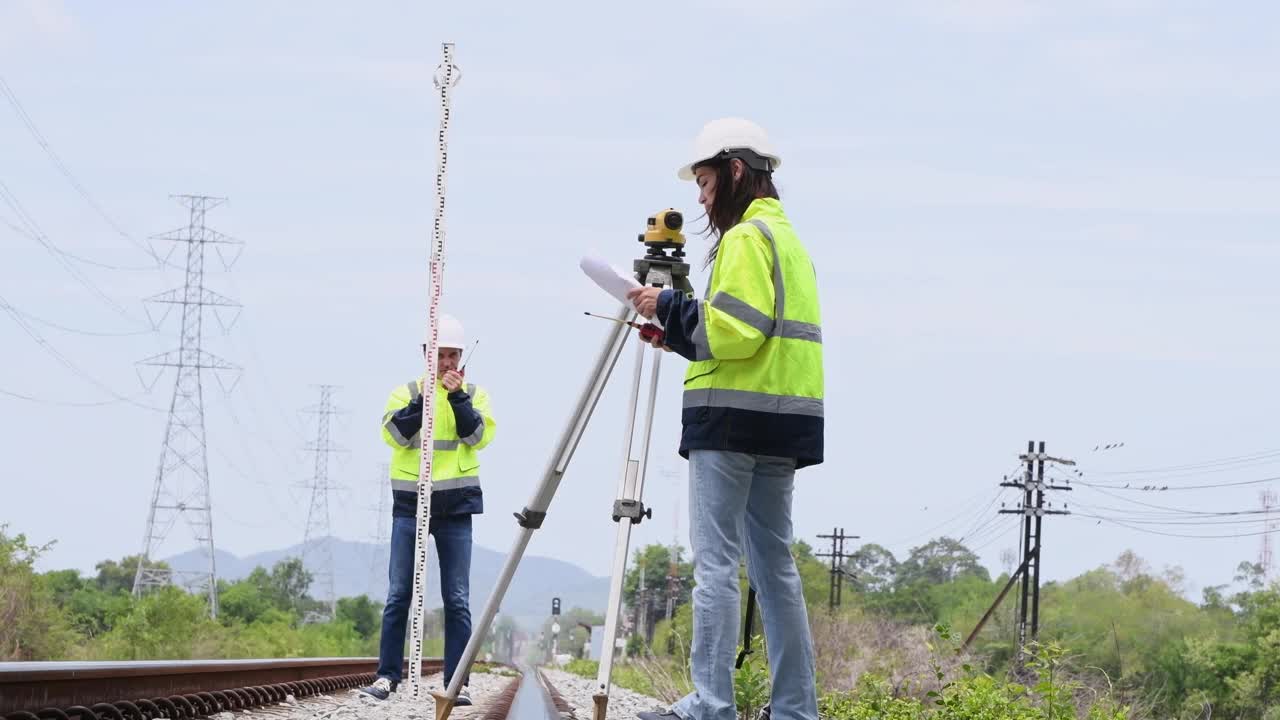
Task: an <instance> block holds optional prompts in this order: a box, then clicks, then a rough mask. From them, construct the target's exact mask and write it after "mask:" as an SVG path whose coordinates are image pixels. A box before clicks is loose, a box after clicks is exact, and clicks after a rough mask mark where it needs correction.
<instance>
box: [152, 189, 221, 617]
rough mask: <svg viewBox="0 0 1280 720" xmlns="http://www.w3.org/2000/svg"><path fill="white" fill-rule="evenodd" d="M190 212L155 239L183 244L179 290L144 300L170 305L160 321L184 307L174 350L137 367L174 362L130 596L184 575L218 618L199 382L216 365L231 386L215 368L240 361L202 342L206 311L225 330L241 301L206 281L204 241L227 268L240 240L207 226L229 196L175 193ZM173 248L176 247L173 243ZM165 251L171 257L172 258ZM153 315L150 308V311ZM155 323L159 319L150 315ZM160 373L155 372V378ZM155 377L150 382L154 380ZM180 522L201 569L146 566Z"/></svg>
mask: <svg viewBox="0 0 1280 720" xmlns="http://www.w3.org/2000/svg"><path fill="white" fill-rule="evenodd" d="M173 197H174V198H175V199H177V200H178V201H179V202H181V203H182V204H183V205H184V206H185V207H186V208H187V209H188V211H189V216H188V221H187V226H186V227H185V228H180V229H177V230H173V231H171V232H169V233H166V234H164V235H160V236H157V237H158V238H160V239H165V240H170V241H172V242H175V243H182V244H184V245H185V246H186V256H187V257H186V279H185V281H184V283H183V286H182V287H181V288H177V289H173V290H169V291H167V292H164V293H161V294H159V295H156V296H154V297H152V298H149V299H148V300H147V302H150V303H158V304H162V305H167V306H169V307H168V308H166V310H165V312H164V314H163V315H162V316H161V318H160V322H163V321H164V319H165V317H167V316H168V314H169V311H170V310H172V307H173V306H175V305H177V306H180V307H181V308H182V334H181V336H180V339H179V341H178V349H177V350H171V351H169V352H166V353H162V354H160V355H155V356H152V357H149V358H147V359H145V360H142V361H140V362H139V364H140V365H146V366H150V367H158V368H177V373H176V375H177V377H176V379H175V380H174V383H173V396H172V399H171V400H170V401H169V417H168V420H166V422H165V428H164V441H163V442H162V443H161V446H160V461H159V467H158V468H157V470H156V475H155V484H154V486H153V489H152V491H151V505H150V508H149V510H148V512H147V527H146V532H145V533H144V535H143V538H142V555H141V556H140V557H139V558H138V568H137V570H136V571H135V573H134V577H133V595H134V597H140V596H141V595H142V594H143V593H145V592H146V591H147V590H150V589H152V588H156V587H160V586H163V585H168V584H171V583H172V582H173V581H174V578H175V576H177V577H184V578H185V580H184V583H183V584H184V585H186V586H187V587H188V588H189V589H191V590H193V591H203V592H205V593H207V594H208V597H209V615H210V617H213V618H217V616H218V571H217V563H216V561H215V558H214V544H213V501H212V498H211V493H210V490H209V453H208V444H207V442H206V438H205V424H204V386H203V382H202V380H203V377H202V371H204V370H213V371H214V376H215V377H217V379H218V382H219V384H220V385H222V387H223V390H224V392H230V391H231V387H234V385H235V381H234V380H233V381H232V382H231V385H230V386H228V385H227V384H226V383H224V382H223V379H222V376H221V375H219V374H218V373H219V372H227V373H236V374H237V380H238V372H239V370H240V368H239V367H237V366H235V365H233V364H231V363H229V362H227V361H226V360H223V359H222V358H219V357H217V356H216V355H214V354H212V353H210V352H207V351H206V350H205V349H204V348H203V347H202V343H203V340H204V309H205V308H206V307H213V308H215V313H214V314H215V316H217V319H218V321H219V323H220V324H221V325H222V327H223V330H224V332H225V331H227V330H229V329H230V325H231V324H234V322H235V319H236V317H238V309H239V308H240V304H239V303H237V302H235V301H234V300H231V299H230V298H227V297H224V296H222V295H219V294H218V293H216V292H214V291H212V290H209V289H208V288H206V287H205V286H204V260H205V249H206V247H208V246H210V245H213V246H215V247H216V248H218V252H219V257H221V258H222V261H223V266H224V267H225V268H226V269H228V270H229V269H230V267H231V265H233V264H234V263H235V260H236V259H237V258H238V257H239V253H238V252H237V254H236V256H235V257H234V258H232V260H231V261H230V262H227V259H226V256H225V255H222V253H221V247H222V246H231V245H234V246H237V247H240V246H242V245H243V243H241V242H240V241H238V240H234V239H232V238H229V237H227V236H225V235H223V234H222V233H219V232H217V231H216V230H213V229H211V228H208V227H206V226H205V224H204V222H205V213H207V212H208V211H209V210H211V209H213V208H215V207H217V206H218V205H221V204H222V203H224V202H226V198H213V197H207V196H204V195H177V196H173ZM175 247H176V246H175ZM172 254H173V253H172V251H170V254H169V256H167V257H166V259H165V260H166V262H167V261H168V257H171V256H172ZM217 308H236V309H237V316H234V317H233V318H232V320H231V322H230V323H226V322H223V321H222V317H221V316H219V315H217V312H216V309H217ZM148 316H150V310H148ZM152 321H153V324H155V325H159V322H156V321H155V319H154V318H152ZM158 379H159V375H158V374H157V375H156V378H155V380H158ZM155 380H153V381H152V383H151V386H154V385H155ZM179 520H181V521H182V522H181V524H182V525H185V526H186V527H188V528H190V529H191V534H192V536H193V538H194V540H195V541H196V545H197V548H198V550H199V552H200V554H201V555H203V556H204V557H203V558H202V564H203V565H204V567H203V568H202V569H200V570H158V569H153V568H151V567H149V565H150V564H151V562H153V561H155V560H157V559H158V556H160V555H161V553H162V552H164V550H163V548H164V544H165V540H166V538H167V537H168V534H169V530H170V529H171V528H172V527H173V526H174V525H175V524H179V523H178V521H179Z"/></svg>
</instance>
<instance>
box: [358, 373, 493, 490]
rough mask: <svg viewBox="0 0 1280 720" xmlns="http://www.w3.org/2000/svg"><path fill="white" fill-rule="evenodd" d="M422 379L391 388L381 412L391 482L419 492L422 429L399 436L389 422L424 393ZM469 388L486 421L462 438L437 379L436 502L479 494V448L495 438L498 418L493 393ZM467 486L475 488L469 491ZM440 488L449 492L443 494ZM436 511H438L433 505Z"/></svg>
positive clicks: (433, 471) (433, 482)
mask: <svg viewBox="0 0 1280 720" xmlns="http://www.w3.org/2000/svg"><path fill="white" fill-rule="evenodd" d="M420 383H421V381H420V380H415V381H413V382H409V383H405V384H404V385H401V386H399V387H397V388H396V389H395V390H394V391H392V393H391V397H390V398H389V399H388V400H387V406H386V411H385V412H384V413H383V416H382V439H383V441H384V442H386V443H387V445H390V446H391V487H392V489H393V490H400V491H403V492H410V493H415V494H416V493H417V492H418V471H419V469H420V466H421V458H422V451H421V432H418V433H414V435H413V437H410V438H406V437H403V436H401V434H400V432H399V430H398V429H397V428H396V426H395V424H394V423H392V422H391V416H392V415H393V414H395V412H396V411H398V410H401V409H403V408H404V407H405V406H407V405H408V404H409V403H410V402H411V401H413V400H414V399H415V398H416V397H418V395H420V394H421V390H420ZM466 391H467V394H468V395H470V396H471V406H472V407H473V408H475V410H476V412H478V413H480V416H481V418H483V421H484V422H483V423H482V424H481V426H480V428H479V429H478V430H477V431H476V433H474V434H473V437H468V438H459V437H458V430H457V425H456V423H455V421H454V417H453V407H452V406H451V405H450V404H449V393H448V391H447V390H445V389H444V387H443V386H441V385H440V384H439V383H437V384H436V398H435V428H434V432H435V441H434V451H433V453H432V459H431V462H432V466H431V490H432V493H431V496H432V504H433V506H434V505H435V503H436V501H437V499H441V500H443V499H448V500H449V501H450V502H447V503H445V504H446V505H456V504H458V503H457V500H460V499H462V498H461V497H460V496H478V494H479V492H480V490H479V488H480V456H479V451H480V450H482V449H484V448H485V446H487V445H488V444H489V443H490V442H492V441H493V433H494V428H495V425H496V423H495V422H494V419H493V416H492V415H491V414H490V410H489V394H488V393H487V392H485V390H484V388H481V387H477V386H476V385H471V384H468V385H467V386H466ZM468 488H474V490H470V491H468V490H467V489H468ZM455 491H458V492H455ZM440 493H447V495H446V496H445V497H444V498H441V496H440ZM432 514H433V515H435V514H437V513H436V512H435V508H434V507H433V509H432Z"/></svg>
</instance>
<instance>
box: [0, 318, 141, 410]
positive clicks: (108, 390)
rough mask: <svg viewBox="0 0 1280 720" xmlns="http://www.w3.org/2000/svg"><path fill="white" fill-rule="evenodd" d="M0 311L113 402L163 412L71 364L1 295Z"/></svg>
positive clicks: (33, 399)
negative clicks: (118, 390) (120, 391)
mask: <svg viewBox="0 0 1280 720" xmlns="http://www.w3.org/2000/svg"><path fill="white" fill-rule="evenodd" d="M0 310H4V311H5V312H7V313H8V314H9V316H10V317H12V318H13V320H14V322H16V323H17V324H18V327H20V328H22V331H23V332H25V333H26V334H27V336H28V337H30V338H31V339H32V340H33V341H35V343H36V344H37V345H39V346H40V348H41V349H43V350H44V351H45V352H46V353H47V354H48V355H49V356H50V357H52V358H53V359H54V360H57V361H58V364H60V365H62V366H63V367H65V368H67V369H68V370H70V371H71V372H72V373H73V374H75V375H76V376H77V377H79V378H81V379H82V380H84V381H85V382H88V383H89V384H90V385H93V386H94V387H96V388H98V389H99V390H101V391H102V392H104V393H106V394H107V395H109V396H111V397H112V398H113V402H123V403H128V404H130V405H133V406H134V407H139V408H142V409H144V410H151V411H154V412H164V409H163V408H158V407H155V406H153V405H147V404H146V403H141V402H138V401H137V400H136V398H138V397H141V396H142V395H144V394H145V393H138V394H137V395H134V396H133V397H128V396H125V395H121V394H120V393H118V392H116V391H115V390H112V389H111V388H110V387H108V386H107V385H106V384H105V383H103V382H101V381H100V380H98V379H97V378H95V377H94V376H92V375H90V374H89V373H88V372H86V371H85V370H83V369H82V368H81V367H80V366H79V365H76V364H75V363H74V362H72V360H71V359H70V358H68V357H67V356H66V355H64V354H62V352H60V351H59V350H58V349H57V348H56V347H54V346H53V345H52V344H51V343H50V342H49V341H48V340H46V339H45V338H44V336H43V335H41V334H40V333H39V332H38V331H37V330H36V329H35V328H33V327H31V325H30V324H29V323H27V321H26V320H25V319H24V318H23V317H22V314H21V312H20V311H19V310H18V309H17V308H16V307H14V306H13V305H12V304H11V303H10V302H9V301H8V300H6V299H5V298H4V296H3V295H0ZM5 394H6V395H10V396H13V397H18V398H21V399H23V400H31V401H34V402H48V403H50V404H59V405H61V404H68V403H64V402H60V401H51V400H48V401H41V400H39V399H37V398H34V397H32V396H30V395H26V394H23V393H16V392H6V393H5Z"/></svg>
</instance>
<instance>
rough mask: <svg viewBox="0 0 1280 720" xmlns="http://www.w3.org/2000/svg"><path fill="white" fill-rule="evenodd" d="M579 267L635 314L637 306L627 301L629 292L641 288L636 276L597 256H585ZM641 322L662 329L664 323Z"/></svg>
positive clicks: (654, 321)
mask: <svg viewBox="0 0 1280 720" xmlns="http://www.w3.org/2000/svg"><path fill="white" fill-rule="evenodd" d="M578 266H579V267H581V268H582V272H584V273H586V274H587V277H589V278H591V281H592V282H594V283H595V284H596V285H598V286H599V287H600V289H601V290H604V291H605V292H607V293H609V294H610V295H611V296H613V297H614V299H616V300H617V301H618V302H620V303H622V304H623V305H624V306H626V307H627V309H629V310H632V311H633V312H634V310H635V306H634V305H632V304H631V301H630V300H628V299H627V291H628V290H632V289H634V288H638V287H640V282H639V281H638V280H636V279H635V276H634V275H631V274H630V273H624V272H622V271H621V270H619V269H617V268H615V267H613V266H612V265H610V264H609V263H608V262H606V261H605V260H604V259H602V258H600V257H597V256H595V255H587V256H584V257H583V258H582V260H581V262H579V263H578ZM641 320H643V321H645V322H651V323H653V324H654V325H657V326H658V327H662V323H660V322H658V321H657V320H646V319H645V318H641Z"/></svg>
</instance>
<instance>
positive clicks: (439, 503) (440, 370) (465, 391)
mask: <svg viewBox="0 0 1280 720" xmlns="http://www.w3.org/2000/svg"><path fill="white" fill-rule="evenodd" d="M437 344H438V347H439V352H438V355H437V356H438V358H439V364H438V366H437V371H436V374H437V376H438V377H439V378H440V379H439V382H438V383H437V384H436V387H435V388H434V392H435V429H434V433H433V434H434V436H435V437H434V443H433V445H434V454H433V456H432V466H431V480H432V485H431V519H430V522H429V530H428V532H429V534H430V535H432V536H434V537H435V539H436V556H437V557H438V558H439V561H440V597H441V600H442V601H443V603H444V684H445V686H448V684H449V683H450V682H451V680H452V678H453V672H454V670H455V669H456V668H457V667H458V663H459V661H460V660H461V659H462V652H463V650H465V649H466V647H467V641H468V640H469V639H470V638H471V608H470V604H469V603H470V580H471V516H472V515H475V514H479V513H482V512H484V496H483V494H482V493H481V490H480V459H479V457H478V453H479V451H480V450H482V449H483V448H484V447H485V446H487V445H488V444H489V443H490V442H492V441H493V433H494V426H495V423H494V419H493V415H492V414H490V411H489V395H488V393H486V392H485V391H484V389H483V388H480V387H477V386H475V385H472V384H468V383H466V381H465V379H464V378H463V373H464V372H465V370H466V368H465V367H464V368H459V363H460V362H461V360H462V350H463V347H464V346H465V344H466V343H465V338H464V336H463V332H462V325H461V323H459V322H458V321H457V320H456V319H455V318H453V317H452V316H450V315H442V316H441V318H440V323H439V336H438V343H437ZM422 350H423V352H424V353H425V352H426V350H427V345H426V344H425V343H424V344H423V345H422ZM423 382H424V381H423V380H422V379H418V380H413V381H411V382H408V383H405V384H404V385H401V386H399V387H397V388H396V389H395V390H393V391H392V392H391V397H390V399H388V400H387V407H386V412H385V413H384V414H383V416H382V439H383V441H385V442H386V443H387V444H388V445H390V446H391V494H392V496H393V499H394V505H393V508H392V512H391V514H392V525H391V560H390V572H389V575H390V581H391V584H390V587H389V588H388V590H387V604H386V607H385V609H384V610H383V612H382V644H381V647H380V648H379V652H378V679H377V680H376V681H375V682H374V683H373V685H371V686H369V687H366V688H363V689H362V692H364V693H367V694H369V695H372V696H373V697H375V698H377V699H379V700H385V699H387V697H388V695H389V694H390V693H391V692H392V691H394V690H395V689H396V687H397V685H399V683H400V680H401V666H402V665H403V664H404V637H405V625H406V624H407V621H408V617H409V606H410V604H411V602H412V600H413V571H414V561H415V553H414V544H415V539H416V537H417V512H418V470H419V467H420V462H421V450H420V448H421V438H420V434H421V430H422V402H423V399H422V398H423V392H424V389H423V387H422V385H423ZM415 671H416V670H410V672H415ZM454 704H455V705H470V704H471V697H470V693H469V692H468V689H467V688H466V687H465V683H464V687H463V688H462V689H461V691H460V692H459V693H458V699H457V701H456V702H455V703H454Z"/></svg>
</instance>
